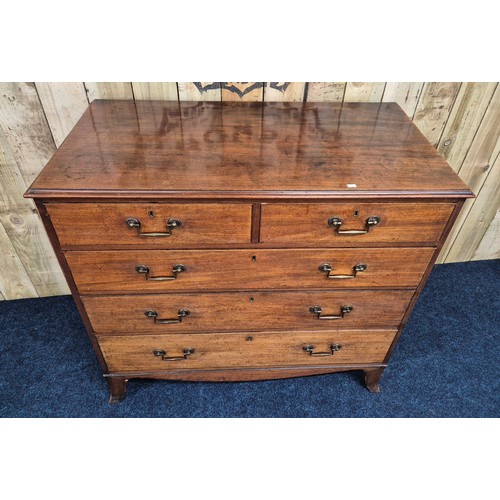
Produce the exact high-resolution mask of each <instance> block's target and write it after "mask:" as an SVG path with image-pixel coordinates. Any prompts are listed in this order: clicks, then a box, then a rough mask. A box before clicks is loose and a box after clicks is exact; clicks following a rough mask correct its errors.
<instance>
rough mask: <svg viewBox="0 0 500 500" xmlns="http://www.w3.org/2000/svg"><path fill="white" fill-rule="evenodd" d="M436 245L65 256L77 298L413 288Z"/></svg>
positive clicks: (133, 252) (149, 251)
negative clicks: (287, 290)
mask: <svg viewBox="0 0 500 500" xmlns="http://www.w3.org/2000/svg"><path fill="white" fill-rule="evenodd" d="M433 252H434V249H433V248H376V249H374V248H349V249H333V250H324V249H310V250H309V249H308V250H203V251H202V250H148V251H145V250H124V251H118V252H117V251H114V252H110V251H98V252H89V251H69V252H66V259H67V261H68V263H69V265H70V267H71V273H72V275H73V277H74V279H75V281H76V284H77V286H78V290H79V292H80V293H82V294H89V293H120V292H134V293H151V292H171V291H189V290H193V291H197V290H218V289H219V290H220V289H225V290H231V289H233V290H241V289H244V290H247V289H259V288H260V289H262V288H274V289H280V288H301V289H303V288H325V289H332V288H339V289H342V288H353V287H358V288H359V287H379V286H383V287H415V286H416V285H417V284H418V283H419V282H420V279H421V278H422V275H423V273H424V271H425V269H426V267H427V264H428V263H429V260H430V258H431V257H432V254H433Z"/></svg>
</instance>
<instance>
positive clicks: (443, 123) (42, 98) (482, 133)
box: [0, 82, 500, 300]
mask: <svg viewBox="0 0 500 500" xmlns="http://www.w3.org/2000/svg"><path fill="white" fill-rule="evenodd" d="M94 99H144V100H147V99H165V100H177V99H180V100H187V101H198V100H208V101H219V100H228V101H238V100H245V101H262V100H264V101H295V102H297V101H304V100H307V101H332V102H342V101H346V102H391V101H395V102H397V103H398V104H399V105H400V106H401V108H402V109H403V110H404V111H405V113H406V114H407V115H408V116H409V117H410V118H411V119H412V120H413V121H414V123H415V124H416V125H417V127H418V128H419V129H420V130H421V132H422V133H423V134H424V135H425V136H426V137H427V139H428V140H429V141H430V142H431V143H432V144H433V145H434V146H435V147H436V149H437V150H438V151H439V153H440V154H441V155H442V156H443V157H444V158H445V159H446V160H447V161H448V162H449V164H450V165H451V166H452V168H453V169H454V170H455V171H456V172H457V173H458V175H460V177H461V178H462V179H463V180H464V181H465V182H466V183H467V184H468V185H469V186H470V187H471V189H472V190H473V191H474V193H475V194H476V195H477V198H475V199H474V200H468V201H467V202H466V204H465V207H464V210H463V212H462V213H461V215H460V217H459V220H458V221H457V224H456V225H455V227H454V229H453V231H452V232H451V234H450V236H449V238H448V240H447V242H446V244H445V246H444V248H443V250H442V252H441V255H440V258H439V262H459V261H468V260H477V259H494V258H500V235H499V232H500V210H499V207H500V158H499V156H500V86H499V85H498V84H497V83H467V82H464V83H457V82H448V83H447V82H403V83H402V82H309V83H303V82H288V83H287V82H149V83H145V82H114V83H103V82H75V83H31V82H22V83H0V300H8V299H17V298H28V297H39V296H40V297H41V296H46V295H58V294H66V293H68V288H67V285H66V283H65V280H64V277H63V275H62V272H61V270H60V268H59V266H58V264H57V261H56V259H55V256H54V253H53V251H52V249H51V246H50V244H49V241H48V239H47V236H46V234H45V231H44V229H43V226H42V224H41V222H40V217H39V215H38V213H37V211H36V209H35V206H34V204H33V203H32V202H31V201H30V200H25V199H24V198H23V196H22V195H23V193H24V191H25V190H26V187H27V186H28V185H29V184H30V183H31V182H32V180H33V179H34V178H35V177H36V175H37V174H38V172H39V171H40V170H41V169H42V168H43V166H44V165H45V164H46V162H47V161H48V160H49V158H50V157H51V156H52V154H53V153H54V151H55V150H56V148H57V147H59V146H60V145H61V143H62V142H63V141H64V139H65V137H66V136H67V134H68V133H69V132H70V131H71V129H72V128H73V126H74V125H75V123H76V122H77V121H78V119H79V118H80V116H81V115H82V113H83V112H84V110H85V109H86V107H87V106H88V104H89V103H90V102H92V101H93V100H94Z"/></svg>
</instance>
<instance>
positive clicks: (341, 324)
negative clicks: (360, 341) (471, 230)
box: [82, 290, 414, 334]
mask: <svg viewBox="0 0 500 500" xmlns="http://www.w3.org/2000/svg"><path fill="white" fill-rule="evenodd" d="M413 293H414V292H413V290H393V291H371V290H370V291H368V290H367V291H358V290H352V291H351V290H349V291H338V292H337V291H326V292H307V291H306V292H303V291H300V292H281V291H280V292H231V293H203V294H195V293H189V294H188V293H179V294H162V295H120V296H87V297H83V298H82V300H83V302H84V304H85V308H86V310H87V314H88V316H89V318H90V321H91V323H92V327H93V329H94V332H95V333H98V334H106V333H146V334H152V333H184V332H189V333H194V332H209V331H242V330H249V331H250V330H252V331H259V330H261V331H262V330H273V329H283V330H288V329H290V330H303V329H322V330H327V329H331V328H333V327H336V328H337V327H338V328H387V327H389V328H392V327H397V326H398V325H399V323H400V322H401V319H402V316H403V314H404V312H405V310H406V308H407V306H408V303H409V301H410V299H411V297H412V296H413ZM332 325H334V326H332Z"/></svg>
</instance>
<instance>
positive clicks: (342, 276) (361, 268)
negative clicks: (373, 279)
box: [319, 264, 368, 280]
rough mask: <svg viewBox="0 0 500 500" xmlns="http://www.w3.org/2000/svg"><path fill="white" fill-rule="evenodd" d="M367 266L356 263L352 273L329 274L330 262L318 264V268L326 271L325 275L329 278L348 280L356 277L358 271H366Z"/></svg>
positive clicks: (330, 269)
mask: <svg viewBox="0 0 500 500" xmlns="http://www.w3.org/2000/svg"><path fill="white" fill-rule="evenodd" d="M367 268H368V266H367V265H366V264H356V265H355V266H353V268H352V270H353V273H352V274H330V273H331V272H332V265H331V264H321V266H319V270H320V271H322V272H324V273H326V277H327V278H328V279H331V280H349V279H353V278H355V277H356V275H357V274H358V273H362V272H363V271H366V269H367Z"/></svg>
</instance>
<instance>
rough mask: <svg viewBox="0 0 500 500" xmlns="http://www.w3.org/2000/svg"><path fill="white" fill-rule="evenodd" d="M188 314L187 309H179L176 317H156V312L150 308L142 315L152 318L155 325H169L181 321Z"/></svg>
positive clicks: (189, 312)
mask: <svg viewBox="0 0 500 500" xmlns="http://www.w3.org/2000/svg"><path fill="white" fill-rule="evenodd" d="M190 314H191V311H190V310H189V309H179V310H178V311H177V318H158V313H157V312H156V311H154V310H152V309H150V310H148V311H145V312H144V315H145V316H146V317H147V318H152V319H153V322H154V323H155V324H157V325H171V324H173V323H182V318H185V317H186V316H189V315H190Z"/></svg>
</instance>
